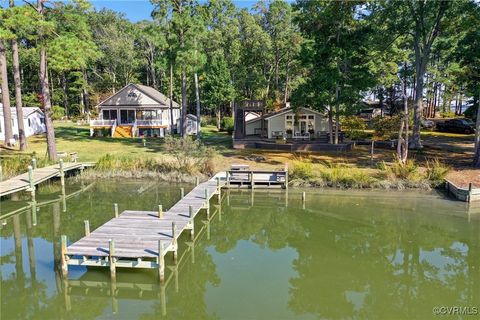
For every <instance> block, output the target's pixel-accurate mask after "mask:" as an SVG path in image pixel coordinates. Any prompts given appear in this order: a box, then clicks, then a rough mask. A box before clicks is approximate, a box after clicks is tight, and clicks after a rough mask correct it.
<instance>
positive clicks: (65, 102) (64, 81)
mask: <svg viewBox="0 0 480 320" xmlns="http://www.w3.org/2000/svg"><path fill="white" fill-rule="evenodd" d="M62 90H63V108H64V109H65V117H67V119H68V116H69V114H68V95H67V77H66V76H65V72H62Z"/></svg>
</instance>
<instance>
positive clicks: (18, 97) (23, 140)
mask: <svg viewBox="0 0 480 320" xmlns="http://www.w3.org/2000/svg"><path fill="white" fill-rule="evenodd" d="M12 56H13V57H12V58H13V79H14V82H15V108H16V110H17V123H18V140H19V141H20V151H24V150H26V149H27V136H26V134H25V124H24V122H23V109H22V107H23V103H22V81H21V79H20V59H19V55H18V43H17V39H13V40H12Z"/></svg>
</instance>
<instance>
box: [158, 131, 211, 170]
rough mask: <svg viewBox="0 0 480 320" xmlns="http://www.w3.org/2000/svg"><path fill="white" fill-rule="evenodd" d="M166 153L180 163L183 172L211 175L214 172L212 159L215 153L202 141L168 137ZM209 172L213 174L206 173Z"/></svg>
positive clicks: (190, 138)
mask: <svg viewBox="0 0 480 320" xmlns="http://www.w3.org/2000/svg"><path fill="white" fill-rule="evenodd" d="M165 151H166V152H168V153H170V154H171V155H172V156H173V157H174V158H175V159H176V162H177V163H178V166H179V167H178V169H179V170H180V171H182V172H189V173H193V172H195V171H196V170H198V171H200V172H202V173H207V174H211V173H213V171H214V166H213V162H212V158H213V157H214V155H215V151H214V150H213V149H212V148H209V147H207V146H205V145H204V144H203V143H202V142H201V141H200V140H194V139H193V138H192V137H186V138H174V137H171V136H167V137H166V138H165ZM203 170H208V171H211V172H204V171H203Z"/></svg>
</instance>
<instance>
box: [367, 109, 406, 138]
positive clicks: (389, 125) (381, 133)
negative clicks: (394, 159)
mask: <svg viewBox="0 0 480 320" xmlns="http://www.w3.org/2000/svg"><path fill="white" fill-rule="evenodd" d="M399 128H400V116H399V115H396V116H393V117H377V118H375V119H373V129H374V130H375V133H374V135H375V137H376V138H378V139H382V140H384V139H387V140H388V139H395V138H397V136H398V129H399Z"/></svg>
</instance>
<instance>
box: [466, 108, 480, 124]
mask: <svg viewBox="0 0 480 320" xmlns="http://www.w3.org/2000/svg"><path fill="white" fill-rule="evenodd" d="M477 113H478V105H472V106H470V107H468V109H467V110H465V112H464V113H463V115H464V116H465V117H467V118H469V119H472V120H474V121H476V120H477Z"/></svg>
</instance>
